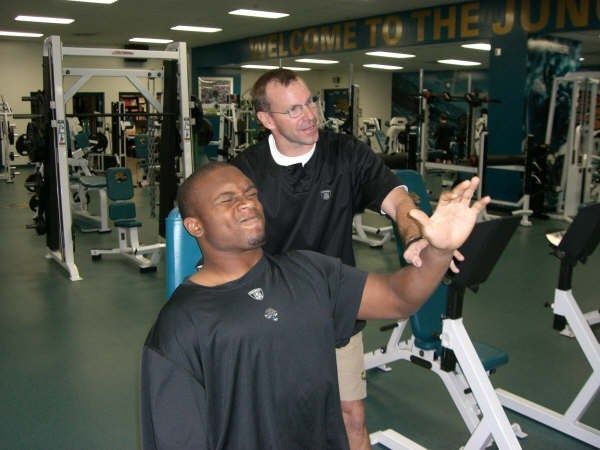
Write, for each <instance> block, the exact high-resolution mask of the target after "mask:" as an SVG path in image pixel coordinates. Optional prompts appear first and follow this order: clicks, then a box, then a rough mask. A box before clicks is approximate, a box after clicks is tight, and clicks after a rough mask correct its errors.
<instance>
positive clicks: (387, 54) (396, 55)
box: [366, 51, 415, 59]
mask: <svg viewBox="0 0 600 450" xmlns="http://www.w3.org/2000/svg"><path fill="white" fill-rule="evenodd" d="M366 54H367V55H370V56H382V57H384V58H399V59H403V58H414V57H415V55H411V54H410V53H396V52H380V51H374V52H367V53H366Z"/></svg>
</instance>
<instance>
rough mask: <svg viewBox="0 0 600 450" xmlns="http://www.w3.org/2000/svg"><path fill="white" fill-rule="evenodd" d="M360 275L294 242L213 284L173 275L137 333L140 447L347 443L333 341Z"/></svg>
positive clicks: (300, 448)
mask: <svg viewBox="0 0 600 450" xmlns="http://www.w3.org/2000/svg"><path fill="white" fill-rule="evenodd" d="M366 277H367V275H366V273H365V272H363V271H360V270H358V269H356V268H353V267H349V266H346V265H343V264H341V263H340V262H339V260H336V259H333V258H329V257H326V256H323V255H320V254H318V253H314V252H305V251H298V252H291V253H289V254H286V255H281V256H276V257H271V256H269V255H267V254H265V255H264V257H263V258H262V259H261V260H259V262H258V263H257V264H256V265H255V266H254V267H253V268H251V269H250V271H249V272H248V273H246V274H245V275H244V276H243V277H241V278H239V279H237V280H234V281H231V282H228V283H225V284H222V285H220V286H215V287H205V286H200V285H197V284H194V283H192V282H190V281H186V282H184V283H182V284H181V285H180V286H179V287H178V288H177V290H176V291H175V292H174V293H173V296H172V297H171V300H170V301H169V302H167V303H166V304H165V306H164V307H163V309H162V311H161V313H160V314H159V317H158V319H157V321H156V323H155V325H154V327H153V328H152V330H151V331H150V333H149V335H148V338H147V340H146V342H145V345H144V352H143V360H142V387H141V404H142V448H143V449H144V450H158V449H179V450H184V449H189V450H198V449H229V450H238V449H239V450H242V449H243V450H264V449H273V450H306V449H311V450H312V449H322V450H345V449H347V448H348V441H347V438H346V432H345V430H344V423H343V420H342V413H341V409H340V398H339V392H338V383H337V374H336V365H335V352H334V347H335V345H336V343H337V342H340V341H346V340H347V339H348V338H349V336H350V335H351V332H352V329H353V326H354V322H355V319H356V314H357V312H358V308H359V306H360V300H361V297H362V292H363V289H364V285H365V282H366Z"/></svg>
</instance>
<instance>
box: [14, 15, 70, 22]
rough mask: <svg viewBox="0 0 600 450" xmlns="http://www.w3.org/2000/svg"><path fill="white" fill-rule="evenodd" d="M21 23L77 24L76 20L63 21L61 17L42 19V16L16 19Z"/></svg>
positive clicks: (18, 17)
mask: <svg viewBox="0 0 600 450" xmlns="http://www.w3.org/2000/svg"><path fill="white" fill-rule="evenodd" d="M15 20H18V21H19V22H41V23H62V24H69V23H73V22H75V19H63V18H60V17H41V16H22V15H19V16H17V17H15Z"/></svg>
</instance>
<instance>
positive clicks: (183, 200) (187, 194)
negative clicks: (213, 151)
mask: <svg viewBox="0 0 600 450" xmlns="http://www.w3.org/2000/svg"><path fill="white" fill-rule="evenodd" d="M224 167H233V166H232V165H231V164H228V163H226V162H223V161H211V162H209V163H208V164H205V165H203V166H200V168H198V169H197V170H196V171H195V172H194V173H193V174H192V175H190V176H189V177H188V178H187V179H185V180H184V181H183V183H181V185H180V186H179V188H178V189H177V207H178V208H179V214H181V218H182V219H185V218H186V217H190V216H193V215H196V214H198V211H197V210H196V197H197V196H198V192H197V191H196V186H197V185H198V181H200V180H201V179H202V178H203V177H204V176H206V175H207V174H209V173H211V172H213V171H214V170H217V169H219V168H224Z"/></svg>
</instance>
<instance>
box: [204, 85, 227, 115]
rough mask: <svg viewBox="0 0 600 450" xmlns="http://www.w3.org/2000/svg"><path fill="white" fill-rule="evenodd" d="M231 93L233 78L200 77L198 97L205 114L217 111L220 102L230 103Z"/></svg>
mask: <svg viewBox="0 0 600 450" xmlns="http://www.w3.org/2000/svg"><path fill="white" fill-rule="evenodd" d="M231 94H233V78H231V77H198V97H199V98H200V102H201V103H202V109H203V110H204V113H205V114H206V113H207V112H213V111H216V110H217V109H218V106H217V105H219V104H220V103H228V101H229V100H228V96H229V95H231Z"/></svg>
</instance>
